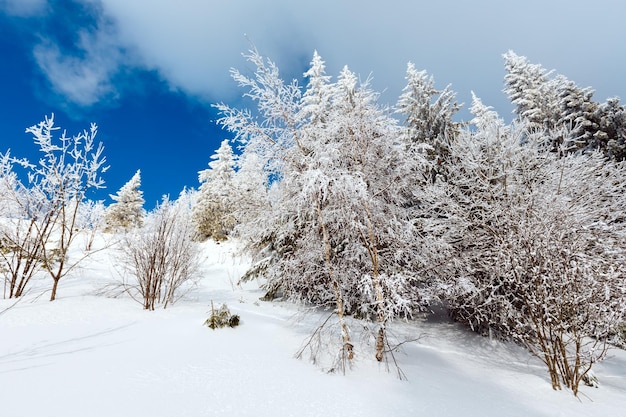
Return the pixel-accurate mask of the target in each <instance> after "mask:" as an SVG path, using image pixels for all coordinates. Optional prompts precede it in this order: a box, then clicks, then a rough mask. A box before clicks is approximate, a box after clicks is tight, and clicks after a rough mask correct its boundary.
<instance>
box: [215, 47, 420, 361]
mask: <svg viewBox="0 0 626 417" xmlns="http://www.w3.org/2000/svg"><path fill="white" fill-rule="evenodd" d="M249 59H250V60H251V61H252V62H253V63H254V64H255V65H256V66H257V72H256V73H255V78H254V79H251V78H248V77H244V76H243V75H241V74H240V73H238V72H235V73H234V75H235V79H236V80H237V81H238V82H239V84H240V85H244V86H247V87H248V88H249V89H250V92H249V93H247V94H246V95H247V96H249V97H251V98H253V99H254V100H256V101H257V105H258V109H259V112H260V113H261V115H262V117H263V119H262V122H261V123H257V122H256V121H255V119H254V118H253V117H252V116H251V115H250V113H249V112H245V111H239V110H235V109H231V108H230V107H227V106H225V105H220V106H219V108H220V110H221V111H222V112H223V114H224V117H223V118H222V119H221V121H220V122H221V123H222V124H223V125H224V126H226V127H227V128H228V129H230V130H231V131H233V132H234V133H235V134H236V136H237V138H238V139H239V140H242V141H244V143H245V144H246V150H249V149H254V151H255V152H256V153H257V154H258V155H259V157H260V158H261V159H263V160H264V161H265V163H264V166H265V167H267V168H268V173H269V174H270V175H271V176H272V178H273V180H274V187H275V189H276V191H275V192H276V194H275V200H274V201H272V202H271V209H270V210H268V212H266V213H264V216H265V219H266V220H265V222H263V223H264V226H265V227H261V228H260V227H259V222H251V223H246V224H241V225H239V226H238V231H239V233H240V235H241V236H242V237H245V238H246V239H247V240H248V242H250V243H249V248H251V249H253V253H254V254H255V255H256V256H257V257H259V258H261V257H262V258H264V259H267V258H266V256H267V255H268V252H272V251H273V256H274V259H275V262H266V263H265V268H264V272H265V277H266V278H267V285H268V288H269V289H271V291H274V292H278V291H280V292H282V293H283V294H284V295H285V296H287V297H289V298H291V299H295V300H300V301H304V302H308V303H313V304H316V305H332V306H334V307H335V310H336V312H337V314H338V316H339V320H340V321H341V323H342V324H341V330H342V338H343V339H342V340H343V349H342V352H343V354H344V355H345V357H346V358H347V359H351V358H352V355H353V345H352V341H351V339H350V336H349V329H348V328H347V326H346V324H345V322H344V321H343V316H344V314H350V315H354V316H357V317H363V318H371V319H374V320H375V321H376V323H377V328H378V330H377V331H376V335H377V337H376V339H377V340H376V350H375V356H376V358H377V359H378V360H382V359H383V356H384V353H385V349H386V343H387V341H386V330H385V329H386V325H387V323H388V322H389V321H390V320H392V319H394V318H397V317H408V316H410V315H411V314H412V312H413V311H414V309H415V308H418V307H419V305H420V301H421V300H420V292H419V288H420V287H419V276H418V275H417V274H416V273H415V272H414V271H416V270H418V269H419V267H420V266H421V263H422V261H424V258H423V257H426V254H427V253H428V250H429V248H430V247H431V245H430V242H427V240H426V239H424V238H421V237H420V236H419V235H418V234H417V233H415V230H414V227H413V223H412V222H411V221H410V219H409V218H408V217H407V211H406V210H404V209H403V207H404V205H405V203H406V200H405V197H404V196H406V195H408V194H409V192H408V191H407V190H406V189H408V188H410V187H412V186H413V185H414V183H413V182H412V174H413V173H414V172H415V171H417V170H418V167H419V166H422V168H423V169H425V166H426V161H425V160H424V158H423V157H421V156H420V155H418V154H414V155H407V154H406V153H405V148H406V145H405V143H403V142H402V140H401V138H402V134H401V130H400V129H399V127H398V126H397V123H396V122H395V120H394V119H392V118H391V117H390V116H389V115H388V114H387V113H386V112H385V110H384V109H382V108H380V107H379V106H378V105H377V103H376V98H377V95H376V94H375V93H374V92H373V91H371V90H370V89H369V87H368V86H367V84H366V85H358V83H357V78H356V76H355V75H354V74H353V73H352V72H350V71H349V70H348V69H347V68H344V70H343V71H342V72H341V74H340V76H339V78H338V80H337V82H336V83H331V82H330V81H329V80H330V79H329V77H327V76H326V75H325V71H324V63H323V61H322V60H321V58H320V57H319V56H318V55H317V54H315V55H314V57H313V60H312V63H311V68H310V70H309V71H307V73H305V76H307V77H308V78H309V84H308V87H307V89H306V90H305V92H304V94H301V93H300V90H299V89H298V87H297V85H296V84H295V83H292V84H289V85H285V84H284V83H283V82H282V80H281V79H280V78H279V76H278V70H277V69H276V68H275V67H274V66H273V65H272V64H269V65H266V64H265V62H264V60H263V59H262V58H261V57H260V56H259V55H258V53H257V52H256V51H253V52H252V53H251V54H250V56H249Z"/></svg>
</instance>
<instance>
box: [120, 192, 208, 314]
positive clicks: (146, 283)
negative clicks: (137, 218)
mask: <svg viewBox="0 0 626 417" xmlns="http://www.w3.org/2000/svg"><path fill="white" fill-rule="evenodd" d="M193 234H194V228H193V225H192V224H191V221H190V210H189V206H188V205H186V204H185V203H184V202H181V201H180V200H179V201H177V202H171V201H169V200H168V199H167V198H166V199H164V201H163V202H162V203H161V204H159V205H158V206H157V207H156V208H155V209H154V210H153V211H152V212H151V213H149V214H148V216H147V218H146V221H145V224H144V226H143V227H141V228H139V229H136V230H135V231H133V232H130V233H127V234H126V235H124V237H123V238H122V242H121V245H122V246H121V249H120V251H121V256H120V261H121V263H122V267H123V268H124V272H125V273H127V274H128V275H130V276H131V277H132V279H133V282H132V283H126V284H125V285H126V289H127V291H128V292H129V293H130V294H131V296H133V297H134V298H136V299H138V300H139V299H140V300H141V302H142V304H143V307H144V308H145V309H146V310H154V308H155V307H156V306H157V305H162V306H163V308H167V306H168V305H170V304H173V303H174V302H175V301H176V300H177V299H178V298H179V297H180V296H181V295H182V294H181V290H183V287H185V286H186V285H188V284H192V283H193V280H194V278H196V276H197V273H198V267H199V260H200V250H199V246H198V244H197V243H196V242H194V241H193V240H192V237H193Z"/></svg>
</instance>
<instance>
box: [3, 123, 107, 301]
mask: <svg viewBox="0 0 626 417" xmlns="http://www.w3.org/2000/svg"><path fill="white" fill-rule="evenodd" d="M59 129H60V128H58V127H56V126H54V115H52V116H51V117H46V118H45V120H44V121H42V122H40V123H39V124H37V125H34V126H31V127H29V128H28V129H26V132H27V133H30V134H32V135H33V139H34V142H35V144H36V145H37V146H38V147H39V150H40V151H41V153H42V156H41V158H40V159H39V161H38V163H37V164H31V163H29V162H28V161H27V160H23V159H22V160H18V159H12V160H11V162H12V163H16V164H17V165H21V166H22V167H23V168H24V169H25V171H26V173H25V177H26V179H27V182H25V183H22V182H21V181H17V180H16V182H15V184H14V190H15V191H16V192H14V193H13V194H12V195H13V198H14V203H15V205H14V207H15V208H17V209H18V212H17V213H15V214H16V217H15V219H17V225H13V226H15V227H13V226H11V229H12V230H14V231H15V233H14V234H12V235H11V236H12V237H15V239H14V240H12V243H11V244H12V245H13V249H12V250H17V253H18V256H17V257H11V258H10V262H13V266H12V267H14V268H13V269H12V271H13V272H12V275H13V278H15V277H16V276H17V277H18V281H20V280H21V281H22V282H24V281H23V280H26V282H27V281H28V280H29V279H30V277H31V276H32V269H31V268H32V265H34V264H35V263H37V262H39V263H40V265H41V267H43V269H45V270H46V271H47V272H48V273H49V275H50V277H51V278H52V281H53V284H52V290H51V295H50V300H51V301H52V300H54V299H55V298H56V294H57V288H58V284H59V281H60V280H61V278H63V277H64V276H66V275H67V273H68V272H69V271H71V270H72V269H73V268H74V267H76V265H78V263H79V262H80V260H72V259H69V257H68V251H69V249H70V247H71V245H72V243H73V242H74V240H75V239H76V237H77V236H78V234H79V233H80V230H79V229H78V228H77V223H76V222H77V217H78V211H79V208H80V205H81V203H82V202H83V201H84V199H85V195H86V193H87V191H89V190H90V189H93V188H100V187H102V186H103V184H104V181H103V180H102V178H101V177H100V175H101V174H102V173H103V172H104V171H105V170H106V167H105V166H104V163H105V158H104V157H103V156H102V152H103V149H104V148H103V146H102V144H98V145H96V143H95V137H96V134H97V127H96V125H95V124H92V125H91V128H90V130H89V131H86V130H85V131H83V132H81V133H79V134H78V135H75V136H72V137H68V136H66V133H65V132H63V133H62V134H61V136H60V137H59V138H56V139H55V138H54V137H53V133H54V131H56V130H59ZM6 236H7V235H5V237H6ZM14 253H15V252H14ZM9 269H11V268H9ZM15 274H17V275H15ZM18 285H19V284H18ZM16 290H18V292H19V291H22V290H23V288H22V289H21V290H20V289H19V288H16ZM14 295H15V294H14Z"/></svg>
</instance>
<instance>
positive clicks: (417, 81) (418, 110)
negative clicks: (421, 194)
mask: <svg viewBox="0 0 626 417" xmlns="http://www.w3.org/2000/svg"><path fill="white" fill-rule="evenodd" d="M406 80H407V84H406V86H405V87H404V89H403V91H402V95H401V96H400V98H399V100H398V103H397V104H396V112H397V113H400V114H402V115H403V116H405V118H406V119H405V127H406V129H407V135H408V140H409V144H410V145H411V146H413V147H416V146H422V147H423V151H424V152H425V153H426V155H428V158H429V160H431V161H432V162H433V165H432V170H431V172H430V173H429V176H430V177H431V180H434V179H435V177H436V176H437V175H441V176H443V177H445V170H446V167H445V165H446V162H445V161H446V160H447V158H448V154H449V151H448V146H449V145H448V144H449V142H450V141H453V140H454V138H455V137H456V136H457V135H458V133H459V129H460V127H461V126H460V123H458V122H454V121H453V120H452V118H453V116H454V114H455V113H456V112H458V111H459V109H460V108H461V106H460V105H459V104H458V103H456V102H455V101H454V98H455V93H454V92H453V91H452V90H451V89H450V86H449V85H448V86H446V88H445V89H444V90H443V91H438V90H436V89H435V81H434V79H433V77H432V76H428V75H427V73H426V71H418V70H417V69H416V68H415V65H413V64H412V63H409V64H408V65H407V71H406ZM423 145H428V147H424V146H423Z"/></svg>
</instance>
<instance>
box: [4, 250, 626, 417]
mask: <svg viewBox="0 0 626 417" xmlns="http://www.w3.org/2000/svg"><path fill="white" fill-rule="evenodd" d="M203 245H204V246H203V250H204V253H205V255H206V259H205V261H204V264H203V277H202V279H201V280H200V282H199V283H198V286H197V288H194V289H193V290H192V291H190V292H189V293H188V294H187V295H186V296H185V297H184V298H183V299H181V300H180V301H178V302H177V303H176V304H175V305H174V306H172V307H171V308H168V309H166V310H162V309H161V310H157V311H154V312H148V311H144V310H142V309H141V305H140V304H138V303H136V302H134V301H133V300H131V299H130V298H128V297H127V296H124V295H121V296H118V297H111V296H110V295H111V294H112V292H110V291H107V290H105V289H106V288H109V289H110V287H108V286H109V285H110V284H112V283H114V282H115V280H116V279H117V277H118V273H117V271H116V267H115V262H114V261H113V260H112V259H110V258H109V256H110V255H111V251H102V252H99V253H96V254H94V256H92V257H91V258H88V260H87V261H86V262H85V263H84V264H83V266H82V267H81V269H80V270H76V271H73V274H72V275H71V276H68V277H67V278H66V279H65V280H64V281H62V282H61V284H60V288H59V297H58V299H57V300H56V301H54V302H49V301H47V297H46V296H45V295H42V292H44V291H46V289H47V287H48V286H49V285H48V284H49V283H48V282H47V280H43V281H42V282H36V283H35V285H34V286H33V288H32V290H31V291H30V292H29V294H28V295H27V296H26V297H25V298H24V299H23V300H21V301H20V302H19V303H18V304H16V305H14V306H13V307H12V308H10V309H8V310H6V311H4V313H3V314H0V335H1V339H0V400H1V401H0V415H3V416H12V417H13V416H15V417H17V416H34V417H37V416H44V415H47V416H64V417H74V416H76V417H78V416H80V417H84V416H92V417H95V416H150V417H157V416H164V417H165V416H167V417H173V416H177V417H182V416H220V415H224V416H255V417H257V416H258V417H262V416H299V417H304V416H343V417H345V416H359V417H367V416H377V417H379V416H417V415H419V416H456V415H463V416H467V417H470V416H481V417H484V416H525V417H528V416H559V415H563V416H585V417H588V416H617V415H621V414H622V413H623V412H624V409H625V405H626V399H625V398H626V352H624V351H619V350H614V351H612V352H611V353H610V354H609V358H608V359H607V360H605V361H603V362H602V363H600V364H598V365H597V366H596V367H595V368H594V372H595V374H596V375H597V377H598V379H599V381H600V387H599V388H590V387H586V386H584V387H581V393H580V395H579V399H577V398H575V397H574V396H573V395H572V394H571V393H570V392H568V391H563V392H554V391H553V390H552V389H551V386H550V380H549V377H548V375H547V372H546V371H545V370H544V369H543V367H542V364H541V363H540V362H539V361H538V360H536V359H535V358H533V357H531V356H530V355H529V354H528V353H527V352H526V351H525V350H524V349H522V348H520V347H518V346H515V345H512V344H506V343H502V342H498V341H493V340H489V339H487V338H483V337H480V336H477V335H475V334H473V333H470V332H468V331H466V330H464V329H463V328H461V327H460V326H458V325H457V324H455V323H452V322H450V321H448V320H447V318H445V316H438V315H429V316H424V317H421V318H419V319H417V320H415V321H413V322H410V323H398V324H396V325H394V326H393V328H392V331H393V333H394V335H395V337H396V338H397V340H400V341H402V340H411V341H409V342H407V343H404V344H403V345H402V346H401V349H400V350H399V352H397V353H396V359H397V360H398V363H399V366H400V368H401V370H402V371H403V372H404V374H405V375H406V378H407V380H400V379H398V377H397V374H396V369H395V367H393V366H390V370H389V371H387V369H386V367H385V365H380V364H378V363H377V362H376V361H375V360H374V359H373V358H370V357H366V354H367V353H369V352H370V351H371V350H369V351H366V352H367V353H363V355H359V353H360V351H365V349H363V350H361V349H358V346H357V350H356V353H357V357H356V361H355V366H354V369H352V370H349V371H348V372H347V373H346V375H345V376H343V375H336V374H328V373H326V372H323V371H322V369H321V368H323V367H324V366H326V365H327V364H325V363H322V364H320V365H318V366H316V365H313V364H311V363H310V362H309V361H308V360H307V358H306V356H305V357H304V358H303V359H302V360H298V359H296V358H294V354H295V353H296V352H297V351H298V350H299V349H300V347H301V346H302V344H303V342H305V341H306V340H307V337H308V335H309V334H310V333H311V332H312V330H313V329H314V328H315V327H316V325H317V324H319V323H320V322H322V321H323V320H324V319H325V318H326V314H325V313H324V312H308V314H306V315H305V314H302V313H303V309H302V308H301V307H298V306H295V305H292V304H288V303H280V302H277V303H268V302H261V301H258V300H259V297H261V296H262V294H263V292H262V291H261V290H260V289H259V288H258V285H257V283H249V284H245V285H243V286H237V285H236V284H235V283H236V281H237V279H238V277H239V276H241V274H242V273H243V272H244V271H245V268H246V266H247V265H246V262H245V260H242V259H241V258H239V257H237V256H234V255H233V253H234V247H233V246H232V244H221V245H216V244H214V243H212V242H207V243H205V244H203ZM212 301H213V302H214V303H223V302H225V303H227V304H228V306H229V307H230V309H231V311H232V312H233V313H236V314H239V315H240V317H241V321H242V322H241V325H240V326H239V327H237V328H234V329H230V328H226V329H219V330H211V329H209V328H207V327H206V326H203V322H204V320H205V319H206V318H207V317H208V314H209V311H210V305H211V302H212ZM13 303H14V301H13V300H4V299H2V300H0V311H3V310H5V309H7V308H8V307H10V306H11V305H12V304H13ZM355 340H356V339H355Z"/></svg>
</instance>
